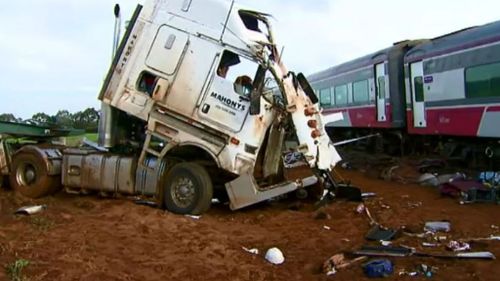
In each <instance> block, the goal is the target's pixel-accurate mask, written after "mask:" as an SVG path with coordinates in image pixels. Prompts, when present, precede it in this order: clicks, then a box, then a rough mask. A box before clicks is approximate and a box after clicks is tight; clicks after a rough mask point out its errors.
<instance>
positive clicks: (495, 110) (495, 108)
mask: <svg viewBox="0 0 500 281" xmlns="http://www.w3.org/2000/svg"><path fill="white" fill-rule="evenodd" d="M486 111H487V112H498V111H500V106H490V107H488V109H487V110H486Z"/></svg>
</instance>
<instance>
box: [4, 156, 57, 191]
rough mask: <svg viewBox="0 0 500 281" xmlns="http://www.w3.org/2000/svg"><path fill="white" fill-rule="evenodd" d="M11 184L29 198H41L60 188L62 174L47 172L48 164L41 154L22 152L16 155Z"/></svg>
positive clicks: (13, 162)
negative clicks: (53, 174)
mask: <svg viewBox="0 0 500 281" xmlns="http://www.w3.org/2000/svg"><path fill="white" fill-rule="evenodd" d="M9 179H10V186H11V188H12V189H14V190H15V191H17V192H19V193H21V194H22V195H23V196H26V197H29V198H40V197H43V196H46V195H49V194H52V193H54V192H56V191H57V190H59V188H60V186H61V177H60V176H50V175H48V174H47V166H46V164H45V162H44V161H43V159H40V157H39V156H37V155H35V154H32V153H26V152H21V153H19V154H17V155H14V159H13V161H12V172H11V174H10V178H9Z"/></svg>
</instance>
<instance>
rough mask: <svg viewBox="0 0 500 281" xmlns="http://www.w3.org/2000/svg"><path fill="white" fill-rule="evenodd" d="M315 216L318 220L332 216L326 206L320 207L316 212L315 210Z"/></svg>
mask: <svg viewBox="0 0 500 281" xmlns="http://www.w3.org/2000/svg"><path fill="white" fill-rule="evenodd" d="M313 218H314V219H316V220H329V219H331V218H332V216H330V214H328V212H327V211H325V209H324V208H320V209H319V210H317V211H316V212H314V215H313Z"/></svg>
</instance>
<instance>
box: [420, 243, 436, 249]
mask: <svg viewBox="0 0 500 281" xmlns="http://www.w3.org/2000/svg"><path fill="white" fill-rule="evenodd" d="M422 246H424V247H428V248H434V247H438V246H439V244H437V243H429V242H422Z"/></svg>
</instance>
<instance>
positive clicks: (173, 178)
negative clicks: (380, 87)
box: [163, 162, 213, 215]
mask: <svg viewBox="0 0 500 281" xmlns="http://www.w3.org/2000/svg"><path fill="white" fill-rule="evenodd" d="M212 196H213V185H212V180H211V179H210V175H209V174H208V172H207V170H206V169H205V168H204V167H203V166H201V165H199V164H196V163H189V162H185V163H178V164H176V165H175V166H173V167H172V169H170V170H169V171H168V173H167V174H166V176H165V180H164V190H163V203H164V204H165V207H166V208H167V210H169V211H171V212H173V213H177V214H192V215H198V214H201V213H203V212H205V211H207V210H208V209H209V208H210V205H211V203H212Z"/></svg>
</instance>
